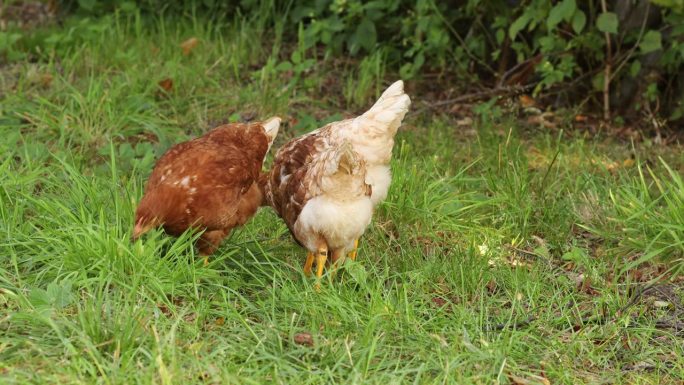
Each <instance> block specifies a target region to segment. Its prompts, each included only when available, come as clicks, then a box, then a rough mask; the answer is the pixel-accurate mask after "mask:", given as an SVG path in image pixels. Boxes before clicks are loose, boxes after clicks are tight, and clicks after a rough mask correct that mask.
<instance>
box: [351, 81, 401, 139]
mask: <svg viewBox="0 0 684 385" xmlns="http://www.w3.org/2000/svg"><path fill="white" fill-rule="evenodd" d="M410 105H411V98H409V96H408V95H406V94H405V93H404V82H403V81H401V80H398V81H396V82H394V84H392V85H391V86H389V88H387V89H386V90H385V92H383V93H382V95H381V96H380V99H378V101H377V102H375V104H374V105H373V107H371V108H370V109H369V110H368V111H366V112H365V113H364V114H363V115H361V116H360V117H359V118H360V119H361V120H362V122H360V123H362V124H363V125H364V126H368V127H369V128H373V131H376V132H377V131H387V132H388V133H390V134H391V135H394V134H395V133H396V131H397V129H398V128H399V126H400V125H401V121H402V119H404V115H406V113H407V112H408V109H409V106H410Z"/></svg>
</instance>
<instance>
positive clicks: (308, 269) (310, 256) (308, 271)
mask: <svg viewBox="0 0 684 385" xmlns="http://www.w3.org/2000/svg"><path fill="white" fill-rule="evenodd" d="M313 261H314V254H313V253H312V252H310V251H309V253H308V254H306V262H304V275H306V276H307V277H309V276H311V265H313Z"/></svg>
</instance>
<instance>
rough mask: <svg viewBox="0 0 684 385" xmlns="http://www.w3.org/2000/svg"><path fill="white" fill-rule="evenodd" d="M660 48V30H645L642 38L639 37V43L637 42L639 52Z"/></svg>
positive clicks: (661, 43)
mask: <svg viewBox="0 0 684 385" xmlns="http://www.w3.org/2000/svg"><path fill="white" fill-rule="evenodd" d="M662 48H663V42H662V36H661V35H660V31H656V30H650V31H648V32H646V34H645V35H644V38H643V39H641V43H640V44H639V49H641V53H644V54H646V53H649V52H653V51H657V50H659V49H662Z"/></svg>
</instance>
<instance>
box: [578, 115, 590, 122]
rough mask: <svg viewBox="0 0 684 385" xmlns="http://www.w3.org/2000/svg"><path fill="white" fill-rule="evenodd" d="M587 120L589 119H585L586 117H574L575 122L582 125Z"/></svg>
mask: <svg viewBox="0 0 684 385" xmlns="http://www.w3.org/2000/svg"><path fill="white" fill-rule="evenodd" d="M587 120H589V117H587V116H586V115H575V121H576V122H579V123H582V122H586V121H587Z"/></svg>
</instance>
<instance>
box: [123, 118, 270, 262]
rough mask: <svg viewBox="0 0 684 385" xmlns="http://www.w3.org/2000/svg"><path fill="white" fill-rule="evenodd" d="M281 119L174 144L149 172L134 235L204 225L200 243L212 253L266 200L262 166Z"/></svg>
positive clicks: (220, 130)
mask: <svg viewBox="0 0 684 385" xmlns="http://www.w3.org/2000/svg"><path fill="white" fill-rule="evenodd" d="M279 124H280V119H279V118H272V119H270V120H269V121H267V122H264V123H263V124H261V123H255V124H240V123H235V124H227V125H223V126H220V127H217V128H215V129H213V130H212V131H210V132H208V133H207V134H205V135H204V136H201V137H199V138H197V139H194V140H190V141H188V142H184V143H180V144H177V145H175V146H174V147H172V148H171V149H170V150H169V151H167V152H166V153H165V154H164V155H163V156H162V157H161V158H160V159H159V161H158V162H157V164H156V165H155V167H154V170H153V171H152V174H151V175H150V177H149V180H148V182H147V185H146V187H145V194H144V196H143V198H142V199H141V201H140V204H139V205H138V208H137V210H136V215H135V226H134V229H133V238H134V239H136V238H138V237H139V236H140V235H142V234H143V233H145V232H147V231H149V230H150V229H152V228H154V227H157V226H162V227H163V228H164V230H165V231H166V232H167V233H169V234H171V235H174V236H178V235H180V234H182V233H183V232H184V231H186V230H188V229H189V228H194V229H197V230H205V232H204V233H203V234H202V235H201V237H200V239H199V241H198V245H197V246H198V248H199V250H200V253H202V254H205V255H206V254H211V253H213V252H214V251H215V249H216V248H217V247H218V245H219V244H220V242H221V240H223V238H225V237H226V236H227V235H228V234H229V233H230V231H231V230H232V229H233V228H234V227H236V226H240V225H243V224H244V223H245V222H246V221H247V220H248V219H249V218H251V217H252V216H253V215H254V214H255V213H256V210H257V209H258V208H259V206H261V205H262V203H263V198H264V195H263V191H262V189H261V187H260V184H259V179H260V178H263V177H262V176H261V167H262V163H263V160H264V157H265V155H266V153H267V152H268V150H269V148H270V146H271V143H273V139H274V138H275V136H276V135H277V132H278V126H279Z"/></svg>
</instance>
